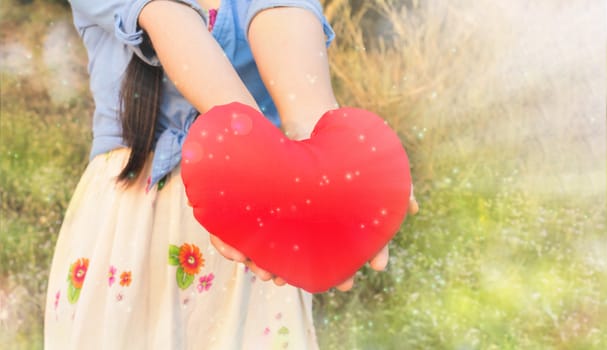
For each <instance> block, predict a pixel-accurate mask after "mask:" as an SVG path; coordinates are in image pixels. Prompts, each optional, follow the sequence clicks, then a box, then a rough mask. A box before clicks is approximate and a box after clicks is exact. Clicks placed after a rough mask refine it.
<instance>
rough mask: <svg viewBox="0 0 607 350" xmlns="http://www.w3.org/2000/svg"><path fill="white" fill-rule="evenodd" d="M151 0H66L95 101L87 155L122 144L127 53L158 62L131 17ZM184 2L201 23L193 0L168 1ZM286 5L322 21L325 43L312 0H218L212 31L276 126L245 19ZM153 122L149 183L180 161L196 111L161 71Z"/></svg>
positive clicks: (330, 34)
mask: <svg viewBox="0 0 607 350" xmlns="http://www.w3.org/2000/svg"><path fill="white" fill-rule="evenodd" d="M150 1H153V0H103V1H93V0H71V1H70V3H71V7H72V13H73V18H74V24H75V26H76V29H77V30H78V33H79V34H80V36H81V37H82V40H83V42H84V46H85V47H86V50H87V53H88V58H89V62H88V72H89V75H90V89H91V92H92V95H93V99H94V101H95V112H94V115H93V145H92V149H91V153H90V158H91V159H92V158H94V157H95V156H97V155H99V154H102V153H106V152H108V151H110V150H113V149H115V148H120V147H125V146H126V145H125V143H124V141H123V139H122V131H121V123H120V117H119V109H120V105H119V103H120V102H119V92H120V86H121V81H122V79H123V76H124V73H125V70H126V67H127V65H128V63H129V61H130V59H131V57H132V55H133V54H136V55H137V56H139V57H140V58H141V59H142V60H143V61H144V62H146V63H148V64H150V65H155V66H158V65H160V62H159V60H158V57H157V56H156V53H155V52H154V50H153V48H152V47H151V46H150V45H148V44H146V42H144V40H143V31H142V30H141V29H140V28H139V27H138V25H137V20H138V18H139V14H140V12H141V9H143V7H144V6H145V5H146V4H147V3H148V2H150ZM173 1H178V2H181V3H185V4H187V5H189V6H190V7H191V8H192V9H194V10H195V11H197V12H198V13H199V14H200V18H201V21H204V23H205V24H206V23H207V18H208V15H207V12H206V11H205V10H203V9H202V8H201V7H200V6H199V5H198V3H197V2H196V0H173ZM278 6H292V7H299V8H304V9H306V10H309V11H311V12H312V13H314V14H315V15H316V16H317V18H318V19H319V20H320V22H321V23H322V25H323V30H324V33H325V35H326V37H327V45H328V44H329V43H330V42H331V40H332V39H333V37H334V33H333V30H332V29H331V27H330V25H329V24H328V22H327V20H326V18H325V17H324V16H323V14H322V7H321V5H320V4H319V3H318V1H317V0H256V1H252V0H222V1H221V5H220V8H219V9H218V12H217V17H216V20H215V24H214V26H213V30H212V35H213V37H214V38H215V39H216V40H217V42H218V43H219V45H220V46H221V47H222V49H223V50H224V52H225V54H226V56H227V57H228V58H229V60H230V62H231V63H232V65H233V66H234V68H235V69H236V71H237V73H238V75H239V76H240V78H241V79H242V81H243V82H244V84H245V85H246V87H247V88H248V89H249V91H250V92H251V94H252V95H253V97H254V98H255V100H256V102H257V104H258V106H259V108H260V109H261V111H262V112H263V113H264V115H265V116H266V117H267V118H268V119H269V120H270V121H271V122H272V123H274V124H275V125H276V126H279V125H280V119H279V116H278V112H277V110H276V106H275V105H274V102H273V101H272V99H271V97H270V95H269V93H268V91H267V89H266V87H265V86H264V84H263V82H262V80H261V77H260V75H259V72H258V70H257V66H256V65H255V61H254V59H253V55H252V53H251V49H250V47H249V43H248V41H247V37H246V30H247V28H248V27H249V23H250V21H251V19H252V18H253V17H254V16H255V15H256V14H257V13H259V12H260V11H263V10H264V9H268V8H272V7H278ZM162 89H163V90H162V91H163V95H162V97H161V104H160V110H159V115H158V121H157V125H156V142H155V148H154V158H153V162H152V175H151V178H150V187H151V186H153V185H154V184H155V183H157V182H158V181H159V180H161V179H162V178H163V177H164V176H166V175H167V174H168V173H169V172H171V171H172V170H173V169H174V168H175V167H176V166H177V165H178V164H179V162H180V160H181V146H182V143H183V140H184V138H185V135H186V134H187V131H188V129H189V127H190V125H191V124H192V122H193V121H194V118H195V117H196V115H197V114H198V112H197V111H196V109H195V108H194V107H192V105H191V104H190V103H189V102H188V101H187V100H186V99H185V98H184V97H183V96H181V94H180V93H179V92H178V91H177V89H176V88H175V85H173V83H172V82H171V80H170V79H168V77H167V76H166V75H165V76H164V79H163V86H162Z"/></svg>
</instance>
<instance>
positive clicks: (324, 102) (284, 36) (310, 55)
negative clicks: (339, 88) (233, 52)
mask: <svg viewBox="0 0 607 350" xmlns="http://www.w3.org/2000/svg"><path fill="white" fill-rule="evenodd" d="M277 28H278V30H277ZM248 35H249V43H250V45H251V51H252V52H253V55H254V57H255V61H256V63H257V66H258V68H259V72H260V74H261V77H262V79H263V80H264V83H265V85H266V86H267V87H268V90H269V92H270V95H271V96H272V99H273V100H274V102H275V103H276V107H277V108H278V112H279V114H280V116H281V119H282V124H283V128H284V131H285V133H286V134H287V135H288V136H289V137H290V138H293V139H303V138H307V137H308V136H309V134H310V133H311V132H312V129H313V128H314V125H316V122H317V121H318V119H320V117H321V116H322V115H323V114H324V113H325V112H326V111H328V110H331V109H335V108H337V107H338V105H337V101H336V100H335V96H334V94H333V88H332V86H331V78H330V74H329V63H328V60H327V49H326V45H325V35H324V32H323V30H322V26H321V24H320V22H319V21H318V19H317V18H316V16H314V14H313V13H312V12H310V11H308V10H304V9H300V8H294V7H277V8H272V9H269V10H265V11H262V12H260V13H259V14H257V15H256V16H255V17H254V18H253V20H252V22H251V25H250V26H249V33H248Z"/></svg>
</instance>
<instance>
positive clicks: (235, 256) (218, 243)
mask: <svg viewBox="0 0 607 350" xmlns="http://www.w3.org/2000/svg"><path fill="white" fill-rule="evenodd" d="M418 211H419V204H418V203H417V200H416V199H415V195H414V194H413V185H412V186H411V197H409V215H415V214H417V212H418ZM210 236H211V243H212V244H213V246H214V247H215V248H216V249H217V250H218V251H219V252H220V253H221V255H223V256H224V257H225V258H226V259H229V260H232V261H236V262H241V263H244V264H245V265H246V266H247V267H248V268H249V269H250V270H251V272H253V273H254V274H255V275H256V276H257V278H259V279H260V280H262V281H269V280H270V279H271V280H272V281H273V282H274V284H276V285H277V286H283V285H285V284H286V281H285V280H284V279H282V278H280V277H278V276H275V275H273V274H271V273H270V272H268V271H266V270H264V269H262V268H260V267H259V266H257V265H256V264H255V263H254V262H253V261H251V260H250V259H248V258H247V257H246V256H245V255H244V254H242V253H241V252H240V251H238V250H237V249H236V248H234V247H232V246H230V245H228V244H226V243H224V242H223V241H222V240H221V239H220V238H219V237H217V236H214V235H210ZM389 258H390V254H389V251H388V245H387V244H386V246H385V247H384V248H383V249H382V250H381V251H380V252H379V253H378V254H377V255H376V256H375V257H374V258H373V259H371V261H370V262H369V264H370V265H371V268H372V269H373V270H375V271H383V270H384V269H385V268H386V266H387V265H388V260H389ZM353 286H354V276H352V277H350V278H349V279H347V280H346V281H345V282H343V283H341V284H340V285H338V286H337V287H336V288H337V290H339V291H342V292H346V291H349V290H350V289H352V287H353Z"/></svg>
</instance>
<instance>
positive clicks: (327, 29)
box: [245, 0, 335, 46]
mask: <svg viewBox="0 0 607 350" xmlns="http://www.w3.org/2000/svg"><path fill="white" fill-rule="evenodd" d="M274 7H298V8H302V9H305V10H308V11H311V12H312V13H313V14H314V15H315V16H316V17H317V18H318V20H319V21H320V23H321V24H322V28H323V31H324V33H325V36H326V45H327V46H329V45H330V44H331V42H332V41H333V39H334V38H335V32H334V31H333V28H331V25H330V24H329V21H327V18H326V17H325V15H324V14H323V9H322V6H321V4H320V2H318V1H317V0H259V1H253V2H252V3H251V6H250V7H249V11H248V13H247V18H246V20H245V24H246V27H245V28H249V25H250V24H251V21H252V20H253V18H254V17H255V16H256V15H257V14H258V13H259V12H261V11H263V10H266V9H270V8H274Z"/></svg>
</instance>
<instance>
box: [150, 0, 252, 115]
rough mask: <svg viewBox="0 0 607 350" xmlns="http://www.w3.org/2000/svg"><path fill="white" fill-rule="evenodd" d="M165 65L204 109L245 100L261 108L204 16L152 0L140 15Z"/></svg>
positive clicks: (183, 90) (189, 97)
mask: <svg viewBox="0 0 607 350" xmlns="http://www.w3.org/2000/svg"><path fill="white" fill-rule="evenodd" d="M139 25H140V26H141V28H142V29H144V30H145V31H146V32H147V34H148V35H149V37H150V39H151V41H152V44H153V46H154V49H155V51H156V54H157V55H158V58H159V60H160V62H161V63H162V66H163V68H164V70H165V72H166V73H167V75H168V76H169V78H170V79H171V81H172V82H173V83H174V84H175V86H176V87H177V89H178V90H179V91H180V92H181V94H182V95H183V96H184V97H185V98H186V99H187V100H188V101H190V103H192V105H194V107H195V108H196V109H197V110H198V111H199V112H201V113H204V112H206V111H207V110H208V109H210V108H211V107H213V106H215V105H222V104H227V103H230V102H234V101H237V102H241V103H244V104H248V105H250V106H254V107H255V108H257V105H256V103H255V100H254V99H253V97H252V96H251V94H250V93H249V91H248V90H247V89H246V87H245V85H244V84H243V82H242V81H241V79H240V77H239V76H238V74H237V73H236V71H235V70H234V68H233V66H232V64H231V63H230V61H229V60H228V58H227V57H226V56H225V54H224V53H223V50H222V49H221V47H220V46H219V44H218V43H217V42H216V41H215V40H214V38H213V37H212V36H211V34H210V33H209V32H208V30H207V28H206V26H205V24H204V22H203V21H202V20H201V19H200V16H199V15H198V14H197V13H196V12H195V11H193V10H192V9H191V8H189V7H187V6H184V5H182V4H179V3H175V2H171V1H162V0H160V1H152V2H150V3H149V4H148V5H146V6H145V7H144V8H143V10H142V11H141V14H140V16H139Z"/></svg>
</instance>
